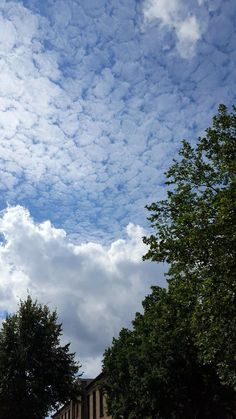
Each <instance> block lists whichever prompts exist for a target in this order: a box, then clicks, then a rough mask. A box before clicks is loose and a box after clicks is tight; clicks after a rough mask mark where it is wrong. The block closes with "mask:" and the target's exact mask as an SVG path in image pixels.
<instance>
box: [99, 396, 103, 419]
mask: <svg viewBox="0 0 236 419" xmlns="http://www.w3.org/2000/svg"><path fill="white" fill-rule="evenodd" d="M99 411H100V418H102V417H103V416H104V403H103V391H102V390H99Z"/></svg>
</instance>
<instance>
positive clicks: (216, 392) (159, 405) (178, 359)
mask: <svg viewBox="0 0 236 419" xmlns="http://www.w3.org/2000/svg"><path fill="white" fill-rule="evenodd" d="M178 292H179V293H180V294H181V296H180V295H177V291H176V290H175V292H169V291H167V290H165V289H161V288H159V287H153V289H152V293H151V294H150V295H149V296H147V297H146V298H145V300H144V302H143V308H144V314H140V313H137V314H136V317H135V320H134V321H133V329H132V330H127V329H122V330H121V332H120V335H119V337H118V338H117V339H113V342H112V346H111V347H110V348H108V349H107V350H106V351H105V354H104V359H103V372H104V377H105V379H104V389H105V391H106V393H107V395H108V409H109V412H110V414H111V415H112V417H114V418H115V419H116V418H125V419H128V418H129V419H131V418H133V419H134V418H136V419H144V418H145V419H148V418H153V419H154V418H158V419H172V418H173V419H183V418H184V419H193V418H194V419H212V418H214V419H223V418H231V417H233V416H230V415H231V414H232V415H233V411H234V397H235V393H234V391H233V390H232V389H230V388H229V387H228V386H224V385H222V384H221V382H220V380H219V378H218V376H217V375H216V372H215V370H214V368H212V367H211V366H210V365H203V364H201V363H200V362H199V359H198V349H197V347H196V346H195V344H194V334H193V331H192V330H191V310H190V309H191V303H192V300H191V296H190V298H189V294H190V292H189V289H188V288H186V289H181V291H180V289H179V290H178Z"/></svg>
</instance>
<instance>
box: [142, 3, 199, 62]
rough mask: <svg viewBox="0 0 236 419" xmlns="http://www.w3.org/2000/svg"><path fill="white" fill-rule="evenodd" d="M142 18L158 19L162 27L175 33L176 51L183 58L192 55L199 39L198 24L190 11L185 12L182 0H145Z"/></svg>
mask: <svg viewBox="0 0 236 419" xmlns="http://www.w3.org/2000/svg"><path fill="white" fill-rule="evenodd" d="M200 5H201V4H199V6H200ZM186 14H187V17H186ZM144 16H145V18H146V19H147V20H153V19H160V20H161V22H162V24H163V25H167V26H169V27H170V29H173V30H174V31H175V32H176V36H177V39H178V43H177V49H178V51H179V53H180V55H181V56H182V57H183V58H191V57H192V56H193V55H194V53H195V47H196V43H197V41H198V40H199V39H200V38H201V29H200V24H199V21H198V20H197V17H196V16H195V15H191V14H190V10H187V11H186V6H185V5H184V3H183V1H182V0H145V2H144Z"/></svg>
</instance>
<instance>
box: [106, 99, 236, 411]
mask: <svg viewBox="0 0 236 419" xmlns="http://www.w3.org/2000/svg"><path fill="white" fill-rule="evenodd" d="M235 140H236V108H235V107H234V108H233V112H232V113H228V111H227V109H226V107H225V106H224V105H220V107H219V112H218V115H217V116H216V117H214V119H213V124H212V127H211V128H208V129H207V130H206V136H205V137H203V138H199V139H198V142H197V144H196V146H195V147H194V146H191V145H190V143H189V142H188V141H186V140H185V141H183V144H182V148H181V149H180V152H179V159H176V160H174V162H173V164H172V165H171V167H170V169H169V170H168V172H167V173H166V176H167V182H166V184H167V188H168V191H167V198H166V199H165V200H161V201H158V202H155V203H153V204H151V205H148V206H147V209H148V211H149V212H150V213H151V215H150V217H149V220H150V222H151V226H152V228H153V230H154V233H153V234H152V235H150V236H147V237H145V238H144V242H145V243H146V244H147V245H148V246H149V250H148V252H147V254H146V255H145V256H144V259H145V260H147V259H148V260H152V261H155V262H167V263H168V266H169V270H168V274H167V278H168V289H166V290H165V289H160V288H159V287H153V290H152V293H151V295H150V296H147V297H146V298H145V300H144V302H143V307H144V313H143V314H139V313H137V314H136V317H135V320H134V322H133V329H132V330H130V331H129V330H126V329H125V330H122V331H121V333H120V336H119V337H118V338H116V339H114V340H113V343H112V346H111V347H110V348H108V349H107V350H106V352H105V354H104V361H103V369H104V373H105V376H106V380H105V384H104V385H105V387H106V391H107V393H108V398H109V409H110V412H111V413H112V415H113V416H114V417H115V418H119V417H120V416H121V415H122V416H123V417H124V418H134V417H136V418H140V419H141V418H158V419H162V418H163V419H172V418H173V419H178V418H179V419H182V418H183V417H184V418H186V419H190V418H199V419H207V418H212V417H214V419H217V418H219V419H223V418H233V417H235V411H236V409H235V407H236V403H235V401H236V304H235V303H236V301H235V298H236V293H235V291H236V277H235V272H236V270H235V256H236V254H235V252H236V243H235V238H236V222H235V221H236V205H235V204H236V199H235V198H236V176H235V174H236V141H235ZM127 389H130V390H131V391H130V392H129V398H128V399H127V397H128V396H127V394H126V393H127ZM120 412H121V413H120Z"/></svg>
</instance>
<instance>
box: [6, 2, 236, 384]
mask: <svg viewBox="0 0 236 419" xmlns="http://www.w3.org/2000/svg"><path fill="white" fill-rule="evenodd" d="M235 29H236V2H235V0H24V1H23V0H22V1H16V0H15V1H8V0H0V189H1V193H0V211H1V212H0V237H1V246H0V318H1V319H4V317H5V315H6V313H13V312H14V311H15V310H16V309H17V303H18V301H19V298H25V296H26V295H27V292H30V293H31V295H32V296H33V297H34V298H37V299H38V301H39V302H42V303H46V304H48V305H49V306H50V308H52V309H54V308H56V309H57V312H58V315H59V319H60V321H62V322H63V330H64V335H63V339H64V340H65V341H66V342H67V341H70V342H71V348H72V350H73V351H76V353H77V357H78V359H79V360H80V362H81V363H82V371H84V374H85V376H91V377H92V376H95V375H96V374H97V373H99V371H100V368H101V364H100V361H101V357H102V353H103V351H104V349H105V348H106V347H107V346H108V345H110V344H111V341H112V337H113V336H117V334H118V333H119V330H120V329H121V327H129V326H130V322H131V320H132V319H133V318H134V315H135V312H136V311H139V310H141V301H142V299H143V298H144V296H145V295H146V294H148V293H149V292H150V286H151V285H160V286H165V279H164V272H165V271H166V269H167V267H166V266H162V265H158V264H155V263H151V262H142V256H143V255H144V254H145V253H146V251H147V248H146V246H145V245H144V244H143V242H142V237H143V236H144V235H145V234H148V233H149V232H150V230H149V224H148V221H147V216H148V214H147V210H146V209H145V205H146V204H149V203H151V202H153V201H157V200H159V199H162V198H163V197H165V193H166V186H165V175H164V172H165V171H166V170H167V168H168V167H169V165H170V164H171V161H172V159H173V158H175V157H176V156H177V152H178V149H179V148H180V144H181V140H182V139H183V138H186V139H188V140H190V141H191V143H192V144H195V143H196V141H197V138H198V137H199V136H200V135H204V130H205V129H206V128H207V127H208V126H210V124H211V119H212V117H213V115H214V114H216V113H217V109H218V106H219V104H220V103H224V104H226V105H227V106H228V107H229V109H230V108H231V107H232V105H233V104H234V103H236V101H235V92H236V89H235V87H236V71H235V67H236V30H235Z"/></svg>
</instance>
